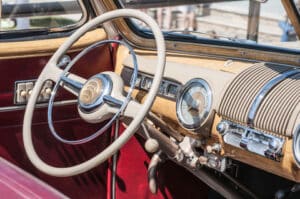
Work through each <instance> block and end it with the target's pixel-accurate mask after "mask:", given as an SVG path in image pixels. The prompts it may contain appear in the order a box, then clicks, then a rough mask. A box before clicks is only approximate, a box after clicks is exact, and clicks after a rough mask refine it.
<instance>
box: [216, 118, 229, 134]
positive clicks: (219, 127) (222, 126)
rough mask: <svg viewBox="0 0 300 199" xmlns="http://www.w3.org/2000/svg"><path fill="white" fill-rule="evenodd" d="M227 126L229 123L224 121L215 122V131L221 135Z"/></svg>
mask: <svg viewBox="0 0 300 199" xmlns="http://www.w3.org/2000/svg"><path fill="white" fill-rule="evenodd" d="M228 128H229V124H228V123H227V122H225V121H222V122H220V123H219V124H217V131H218V132H219V133H220V134H221V135H223V134H224V133H225V132H226V131H227V130H228Z"/></svg>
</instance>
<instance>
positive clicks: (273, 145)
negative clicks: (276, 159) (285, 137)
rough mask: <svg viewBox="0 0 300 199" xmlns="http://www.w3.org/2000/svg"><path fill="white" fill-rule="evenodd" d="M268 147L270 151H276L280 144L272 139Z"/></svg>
mask: <svg viewBox="0 0 300 199" xmlns="http://www.w3.org/2000/svg"><path fill="white" fill-rule="evenodd" d="M269 147H270V149H272V150H274V151H276V150H277V149H278V148H279V147H280V143H279V141H278V140H276V139H272V140H270V141H269Z"/></svg>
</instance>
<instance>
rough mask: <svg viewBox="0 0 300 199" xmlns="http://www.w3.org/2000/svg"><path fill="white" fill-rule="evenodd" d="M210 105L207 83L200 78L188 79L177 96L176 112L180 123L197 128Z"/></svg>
mask: <svg viewBox="0 0 300 199" xmlns="http://www.w3.org/2000/svg"><path fill="white" fill-rule="evenodd" d="M211 107H212V92H211V88H210V86H209V84H208V83H207V82H206V81H205V80H204V79H200V78H195V79H192V80H190V81H188V82H187V83H186V84H185V85H184V87H183V88H182V90H181V92H180V94H179V95H178V98H177V103H176V113H177V118H178V120H179V122H180V124H181V125H182V126H183V127H184V128H186V129H189V130H197V129H199V128H200V127H201V126H202V125H203V123H204V122H205V120H206V119H207V117H208V115H209V113H210V111H211Z"/></svg>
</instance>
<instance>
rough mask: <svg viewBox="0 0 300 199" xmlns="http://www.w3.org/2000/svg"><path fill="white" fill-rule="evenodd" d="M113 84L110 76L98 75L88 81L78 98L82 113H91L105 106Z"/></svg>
mask: <svg viewBox="0 0 300 199" xmlns="http://www.w3.org/2000/svg"><path fill="white" fill-rule="evenodd" d="M111 89H112V82H111V80H110V78H109V76H108V75H105V74H97V75H95V76H93V77H91V78H90V79H88V80H87V81H86V83H85V84H84V85H83V87H82V89H81V90H80V93H79V96H78V103H79V107H80V109H81V110H82V111H86V112H90V111H92V110H93V109H94V108H96V107H99V106H100V105H101V104H103V102H104V100H103V98H104V96H105V95H109V94H110V93H111Z"/></svg>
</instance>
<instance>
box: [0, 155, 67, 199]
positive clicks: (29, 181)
mask: <svg viewBox="0 0 300 199" xmlns="http://www.w3.org/2000/svg"><path fill="white" fill-rule="evenodd" d="M0 197H1V198H30V199H35V198H51V199H52V198H67V197H66V196H65V195H63V194H62V193H60V192H59V191H57V190H55V189H54V188H53V187H51V186H49V185H48V184H46V183H44V182H42V181H40V180H39V179H37V178H35V177H34V176H32V175H31V174H29V173H27V172H25V171H24V170H22V169H20V168H18V167H17V166H15V165H13V164H11V163H9V162H8V161H7V160H5V159H3V158H0Z"/></svg>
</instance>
